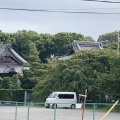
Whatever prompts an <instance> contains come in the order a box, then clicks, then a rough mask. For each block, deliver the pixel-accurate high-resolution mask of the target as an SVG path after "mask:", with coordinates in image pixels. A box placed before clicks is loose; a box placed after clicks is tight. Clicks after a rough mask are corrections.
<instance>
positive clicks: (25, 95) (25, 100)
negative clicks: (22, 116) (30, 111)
mask: <svg viewBox="0 0 120 120" xmlns="http://www.w3.org/2000/svg"><path fill="white" fill-rule="evenodd" d="M26 103H27V91H25V93H24V105H25V106H26Z"/></svg>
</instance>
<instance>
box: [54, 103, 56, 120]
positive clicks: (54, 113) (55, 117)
mask: <svg viewBox="0 0 120 120" xmlns="http://www.w3.org/2000/svg"><path fill="white" fill-rule="evenodd" d="M54 120H56V103H55V107H54Z"/></svg>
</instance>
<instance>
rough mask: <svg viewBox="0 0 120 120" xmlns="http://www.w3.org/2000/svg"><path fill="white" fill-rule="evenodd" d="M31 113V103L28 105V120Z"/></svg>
mask: <svg viewBox="0 0 120 120" xmlns="http://www.w3.org/2000/svg"><path fill="white" fill-rule="evenodd" d="M29 113H30V105H29V103H28V115H27V120H29V115H30V114H29Z"/></svg>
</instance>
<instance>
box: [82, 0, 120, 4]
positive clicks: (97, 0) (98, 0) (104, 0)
mask: <svg viewBox="0 0 120 120" xmlns="http://www.w3.org/2000/svg"><path fill="white" fill-rule="evenodd" d="M82 1H92V2H103V3H117V4H118V3H120V2H113V1H106V0H102V1H100V0H82Z"/></svg>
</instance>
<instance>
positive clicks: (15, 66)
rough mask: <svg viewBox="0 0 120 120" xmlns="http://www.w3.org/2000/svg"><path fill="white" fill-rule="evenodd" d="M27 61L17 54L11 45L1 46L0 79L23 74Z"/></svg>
mask: <svg viewBox="0 0 120 120" xmlns="http://www.w3.org/2000/svg"><path fill="white" fill-rule="evenodd" d="M26 63H27V61H26V60H25V59H24V58H22V57H21V56H20V55H19V54H18V53H16V52H15V51H14V50H13V49H12V46H11V44H4V45H0V77H1V76H11V75H14V74H22V70H24V69H29V67H24V64H26Z"/></svg>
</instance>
